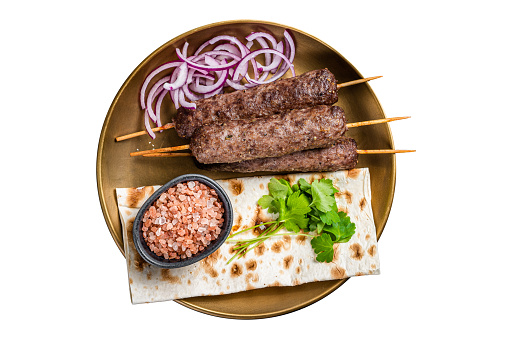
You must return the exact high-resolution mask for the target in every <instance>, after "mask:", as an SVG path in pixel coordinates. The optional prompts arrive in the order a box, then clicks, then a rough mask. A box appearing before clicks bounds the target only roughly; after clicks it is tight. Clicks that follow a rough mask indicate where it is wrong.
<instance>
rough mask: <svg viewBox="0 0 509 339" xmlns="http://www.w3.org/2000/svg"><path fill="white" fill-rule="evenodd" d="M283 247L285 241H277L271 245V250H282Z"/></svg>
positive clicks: (276, 251)
mask: <svg viewBox="0 0 509 339" xmlns="http://www.w3.org/2000/svg"><path fill="white" fill-rule="evenodd" d="M282 247H283V242H282V241H281V240H278V241H276V242H275V243H273V244H272V246H271V247H270V250H271V251H272V252H275V253H279V252H281V248H282Z"/></svg>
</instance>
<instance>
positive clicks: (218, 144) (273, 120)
mask: <svg viewBox="0 0 509 339" xmlns="http://www.w3.org/2000/svg"><path fill="white" fill-rule="evenodd" d="M346 129H347V128H346V118H345V114H344V112H343V110H342V109H341V108H340V107H338V106H325V105H321V106H316V107H312V108H303V109H295V110H292V111H287V112H285V113H281V114H274V115H271V116H268V117H265V118H258V119H251V120H231V121H228V122H224V123H222V124H211V125H204V126H202V127H200V128H198V129H197V130H196V132H195V134H194V135H193V138H192V139H191V142H190V149H191V151H192V153H193V155H194V157H195V158H196V160H197V161H198V162H200V163H202V164H210V163H221V162H226V163H232V162H239V161H244V160H250V159H258V158H267V157H280V156H283V155H285V154H290V153H294V152H297V151H302V150H306V149H314V148H325V147H330V146H332V145H333V144H334V143H335V142H336V141H337V140H338V139H339V138H340V137H341V136H342V135H343V134H344V133H345V132H346Z"/></svg>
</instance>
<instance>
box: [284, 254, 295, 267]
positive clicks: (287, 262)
mask: <svg viewBox="0 0 509 339" xmlns="http://www.w3.org/2000/svg"><path fill="white" fill-rule="evenodd" d="M292 263H293V255H289V256H286V257H285V258H284V259H283V267H284V268H285V269H289V268H290V266H292Z"/></svg>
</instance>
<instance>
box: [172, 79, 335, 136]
mask: <svg viewBox="0 0 509 339" xmlns="http://www.w3.org/2000/svg"><path fill="white" fill-rule="evenodd" d="M336 86H337V84H336V78H335V77H334V74H332V73H331V72H330V71H329V70H328V69H320V70H314V71H310V72H307V73H304V74H301V75H299V76H296V77H293V78H287V79H280V80H276V81H274V82H272V83H269V84H265V85H259V86H256V87H253V88H250V89H247V90H242V91H236V92H232V93H226V94H219V95H215V96H213V97H211V98H206V99H201V100H197V101H195V103H196V109H186V108H183V107H180V108H179V109H178V110H177V115H176V117H175V129H176V131H177V134H178V135H179V136H180V137H182V138H190V137H191V136H192V135H193V133H194V131H195V130H196V129H197V128H198V127H200V126H202V125H205V124H210V123H217V122H224V121H228V120H237V119H252V118H259V117H266V116H269V115H273V114H276V113H282V112H285V111H288V110H291V109H299V108H305V107H312V106H317V105H332V104H334V103H336V102H337V101H338V94H337V88H336Z"/></svg>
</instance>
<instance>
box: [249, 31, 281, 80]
mask: <svg viewBox="0 0 509 339" xmlns="http://www.w3.org/2000/svg"><path fill="white" fill-rule="evenodd" d="M264 39H267V40H269V41H270V43H271V44H272V48H274V49H277V41H276V38H274V37H273V36H272V35H270V34H268V33H264V32H255V33H251V34H249V35H248V36H247V37H246V40H247V41H250V42H252V41H253V40H256V41H258V43H259V44H260V46H262V48H269V45H268V44H267V43H266V42H265V40H264ZM280 52H283V51H281V50H280ZM270 60H271V55H270V53H265V65H269V64H270V63H271V61H270ZM279 60H281V59H279ZM260 71H265V69H264V70H260Z"/></svg>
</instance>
